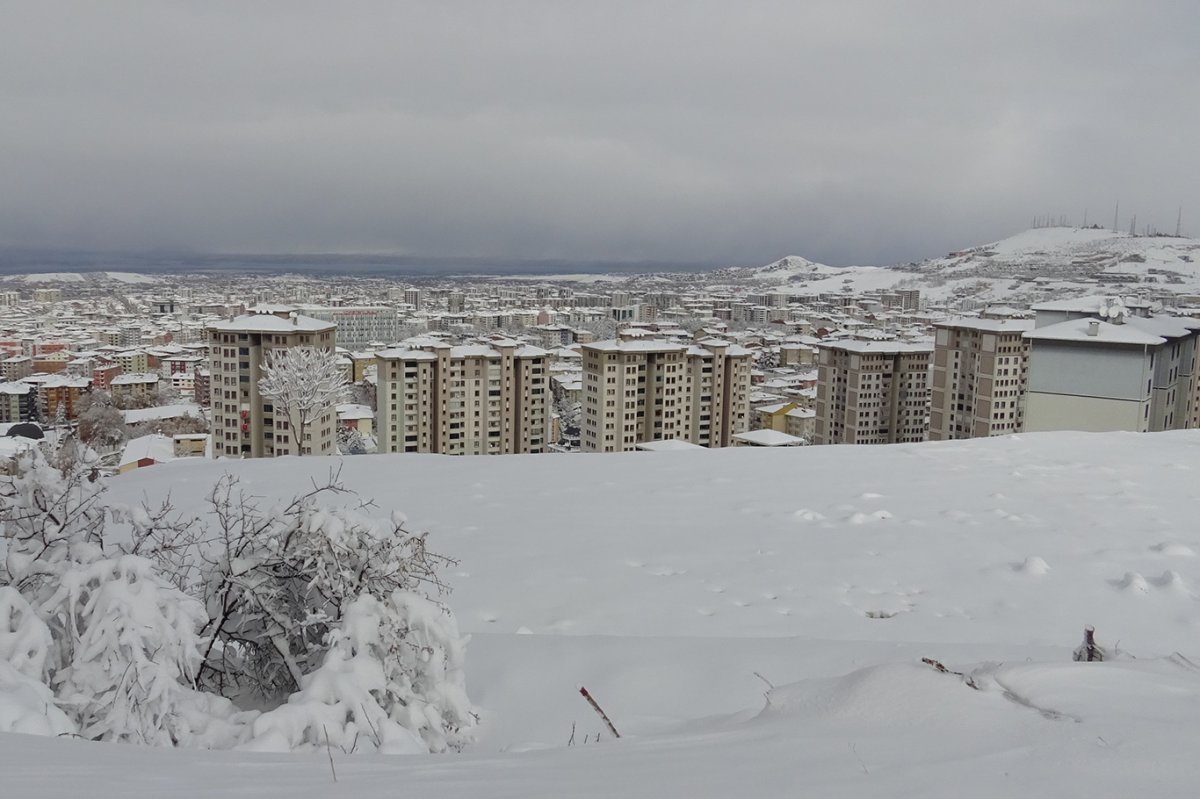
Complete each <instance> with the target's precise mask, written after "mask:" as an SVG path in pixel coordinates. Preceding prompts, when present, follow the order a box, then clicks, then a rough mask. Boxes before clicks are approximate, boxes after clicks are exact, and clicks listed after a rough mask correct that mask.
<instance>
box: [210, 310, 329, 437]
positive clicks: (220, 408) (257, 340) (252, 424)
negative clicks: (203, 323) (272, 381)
mask: <svg viewBox="0 0 1200 799" xmlns="http://www.w3.org/2000/svg"><path fill="white" fill-rule="evenodd" d="M334 330H335V325H334V324H333V323H332V322H324V321H321V320H319V319H313V318H311V317H306V316H298V315H296V314H295V313H294V312H291V313H289V312H287V311H284V310H281V311H279V312H278V313H263V314H250V315H247V316H239V317H234V318H230V319H228V320H225V321H221V322H215V323H213V324H211V325H209V327H208V341H209V376H208V384H209V401H210V407H211V411H212V451H213V457H217V458H219V457H222V456H227V457H244V458H270V457H275V456H279V455H332V454H334V453H336V451H337V447H336V443H335V439H334V426H335V415H336V414H335V409H334V407H333V406H331V407H330V408H328V409H327V411H325V412H324V413H322V414H321V415H320V416H319V417H318V418H317V420H316V421H314V422H313V423H312V424H311V425H309V427H308V429H307V430H306V431H305V440H304V441H297V440H296V436H297V434H298V433H297V431H296V430H295V429H293V428H294V424H293V422H294V420H292V419H290V418H289V415H288V413H287V412H286V410H285V409H283V408H282V407H278V408H277V407H275V404H274V403H273V402H272V401H271V400H270V399H267V398H265V397H263V396H262V395H261V394H260V393H259V390H258V380H259V378H260V377H261V376H262V368H263V365H264V363H265V362H266V359H267V357H268V356H269V355H270V353H271V352H272V351H273V350H277V349H287V348H290V347H311V348H314V349H324V350H330V351H331V352H332V350H333V342H334Z"/></svg>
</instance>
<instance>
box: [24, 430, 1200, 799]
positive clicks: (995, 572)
mask: <svg viewBox="0 0 1200 799" xmlns="http://www.w3.org/2000/svg"><path fill="white" fill-rule="evenodd" d="M568 458H569V461H568V460H566V459H568ZM335 463H336V462H334V461H330V460H326V459H319V458H306V459H284V460H279V461H242V462H211V461H208V462H206V461H177V462H174V463H172V464H168V465H164V466H155V467H151V468H149V469H145V470H141V471H139V472H134V473H132V474H128V475H123V476H121V477H118V478H115V479H114V481H113V488H112V493H113V497H114V499H117V500H121V501H126V502H134V501H137V500H139V499H140V498H141V497H143V496H148V497H150V498H160V497H162V496H163V495H165V494H166V493H167V492H170V493H171V496H172V498H173V500H174V502H175V503H176V505H178V506H179V507H180V508H181V509H183V510H185V511H189V512H191V511H200V510H202V509H203V496H204V494H205V492H206V490H207V489H208V488H209V487H210V486H211V485H212V483H213V482H214V481H215V480H216V479H217V477H218V476H219V475H221V474H222V473H224V472H225V471H231V472H233V473H235V474H236V475H238V476H239V477H240V478H241V480H242V481H243V483H244V484H245V485H246V487H247V488H248V489H250V490H251V491H253V492H254V493H256V494H259V495H262V496H265V497H271V498H279V499H284V498H287V497H290V496H292V495H293V494H294V493H296V492H299V491H303V490H305V489H306V488H307V487H309V486H310V485H311V484H310V483H309V480H310V478H311V477H314V476H315V477H317V478H318V479H319V478H320V477H323V476H324V475H325V474H327V470H328V469H329V467H330V466H331V465H335ZM342 469H343V472H342V477H343V479H344V480H345V482H347V483H348V484H349V485H351V486H353V487H355V488H357V489H358V490H359V491H360V492H361V493H362V494H363V495H365V496H369V497H374V498H375V499H376V500H377V501H378V503H379V505H380V513H381V514H386V513H387V512H388V511H391V510H401V511H403V512H405V513H407V515H408V516H409V518H410V520H411V525H410V526H412V527H415V528H419V529H426V530H429V531H430V546H431V547H432V548H435V549H437V550H438V551H442V552H446V553H448V554H451V555H453V556H455V557H458V558H459V559H460V563H459V565H458V566H457V567H456V568H454V569H453V570H452V572H451V573H450V574H449V575H448V578H449V580H450V581H451V583H452V584H453V586H454V588H455V591H454V593H453V594H452V595H451V597H450V600H449V601H450V604H451V605H452V606H453V607H454V608H455V610H456V612H457V613H458V616H459V621H460V624H461V626H462V627H463V628H464V629H465V630H467V631H469V632H471V633H473V634H474V639H473V641H472V643H471V645H470V648H469V651H468V679H469V687H470V690H471V694H472V697H473V699H474V700H475V701H476V702H477V703H478V704H479V705H481V706H482V707H483V708H484V710H485V713H486V715H485V725H484V731H483V734H482V737H481V740H480V741H479V742H478V743H477V744H476V745H475V746H474V747H473V748H472V749H470V750H469V751H468V752H467V753H466V754H464V755H461V756H430V757H419V758H386V757H366V756H353V757H350V756H345V755H342V754H341V753H339V752H334V753H333V756H334V760H335V763H336V769H337V776H338V783H337V785H336V786H335V785H334V784H333V781H332V776H331V774H330V769H329V763H328V759H327V757H326V756H325V755H324V753H322V754H320V755H319V756H318V755H312V756H307V755H305V756H300V755H296V756H264V755H254V754H248V753H202V752H184V751H163V750H154V749H148V748H142V747H120V746H107V745H98V744H85V743H82V742H77V741H60V740H48V739H39V738H25V737H21V736H2V737H0V770H2V773H3V774H4V783H3V784H4V787H5V792H6V793H11V794H12V795H14V796H34V795H36V796H64V797H66V796H71V797H76V796H78V795H79V794H80V793H81V792H83V791H85V790H86V792H87V794H88V795H89V796H95V797H99V799H107V798H108V797H110V796H111V797H115V796H126V795H130V794H131V793H138V794H142V795H164V794H167V793H170V794H171V795H174V796H211V795H218V794H222V793H225V792H228V791H233V790H235V789H236V790H240V791H244V792H251V793H253V794H254V795H255V796H267V797H271V796H279V797H290V798H294V797H309V796H314V797H315V796H326V795H350V794H358V795H368V794H372V793H385V792H394V791H395V790H396V786H404V790H405V791H406V792H410V793H412V792H416V793H418V794H425V793H429V794H437V795H439V796H444V797H447V799H455V798H456V797H479V796H535V795H554V796H560V795H561V796H596V797H600V796H606V797H607V796H664V795H671V796H688V797H709V796H711V797H717V796H722V797H723V796H729V795H732V794H740V795H747V796H781V797H782V796H795V795H800V794H804V795H819V796H849V797H859V796H862V797H866V796H872V797H874V796H916V795H923V796H934V795H964V794H970V795H971V796H976V797H990V796H996V797H1001V796H1005V797H1007V796H1012V795H1018V794H1027V795H1031V796H1063V795H1091V796H1116V795H1126V794H1128V793H1131V792H1134V791H1140V790H1144V788H1145V786H1146V784H1147V782H1146V781H1147V780H1148V779H1150V778H1151V777H1152V779H1153V783H1154V790H1155V796H1156V797H1171V796H1190V795H1192V794H1193V793H1194V786H1195V785H1196V784H1197V781H1198V780H1200V763H1197V762H1196V760H1195V758H1194V757H1192V756H1191V749H1192V748H1193V747H1192V742H1193V741H1194V740H1196V737H1197V736H1200V720H1198V719H1200V665H1197V664H1200V643H1198V642H1197V641H1198V639H1197V631H1198V630H1200V612H1198V610H1200V558H1198V557H1197V555H1198V553H1200V531H1198V530H1197V529H1196V526H1195V522H1194V512H1193V508H1192V505H1193V504H1194V503H1193V500H1192V498H1193V495H1194V493H1195V481H1196V470H1197V469H1200V433H1196V432H1178V433H1164V434H1142V435H1138V434H1103V435H1095V434H1079V433H1057V434H1043V435H1028V436H1020V437H1012V438H1005V439H993V440H982V441H970V442H952V443H931V444H922V445H905V446H893V447H808V448H800V449H788V450H748V449H747V450H724V451H719V450H718V451H700V452H688V453H637V454H628V455H611V456H607V455H594V456H575V457H571V456H509V457H500V458H449V457H439V456H412V455H409V456H360V457H356V458H348V459H345V460H344V462H342ZM1085 624H1093V625H1095V626H1096V628H1097V635H1098V638H1099V639H1100V642H1101V643H1102V644H1107V645H1109V646H1110V647H1111V646H1112V645H1113V644H1115V643H1116V642H1118V641H1119V642H1120V649H1121V650H1123V651H1125V652H1127V653H1129V655H1130V657H1132V656H1136V659H1129V658H1127V659H1123V660H1120V661H1116V662H1110V663H1105V664H1075V663H1072V662H1071V650H1072V649H1073V648H1074V647H1075V645H1076V644H1077V643H1078V641H1079V639H1080V638H1081V633H1082V628H1083V626H1084V625H1085ZM1180 653H1182V654H1180ZM922 657H929V658H936V659H937V660H940V661H942V662H944V663H945V664H946V665H947V666H948V667H949V668H951V669H952V670H955V671H963V672H965V673H967V674H969V675H971V681H972V682H973V683H974V684H975V686H976V687H975V688H972V687H970V686H969V685H967V684H966V682H965V680H964V679H963V678H960V677H958V676H955V675H952V674H943V673H939V672H937V671H935V670H934V669H933V668H932V667H930V666H927V665H924V664H922V663H921V658H922ZM756 672H757V674H758V675H761V677H760V676H756ZM766 681H770V682H771V683H772V684H774V685H775V686H778V688H776V689H774V690H769V689H768V686H767V684H766ZM580 685H583V686H586V687H587V688H588V689H589V690H590V691H591V693H592V694H593V695H594V696H595V697H596V698H597V699H598V701H599V702H600V703H601V704H602V705H603V707H604V709H605V710H606V711H607V712H608V714H609V715H610V716H611V717H612V719H613V721H614V723H615V724H616V726H617V728H618V730H619V731H620V732H621V733H622V735H623V736H624V737H623V738H622V739H621V740H619V741H614V740H610V738H609V736H607V735H604V736H603V740H602V741H601V742H599V743H596V742H594V740H593V741H592V742H590V743H588V744H586V745H583V743H582V740H583V738H584V737H585V736H588V737H589V738H592V739H594V737H595V735H596V733H599V732H602V730H603V727H602V725H601V723H600V721H599V720H598V719H597V718H596V716H595V715H594V714H593V713H592V711H591V710H590V709H589V708H588V706H587V705H586V704H585V703H584V701H583V700H582V699H581V698H580V696H579V695H578V687H579V686H580ZM764 693H768V696H767V697H766V698H764ZM573 731H574V734H575V746H572V747H568V746H567V742H568V739H569V738H570V737H571V735H572V732H573Z"/></svg>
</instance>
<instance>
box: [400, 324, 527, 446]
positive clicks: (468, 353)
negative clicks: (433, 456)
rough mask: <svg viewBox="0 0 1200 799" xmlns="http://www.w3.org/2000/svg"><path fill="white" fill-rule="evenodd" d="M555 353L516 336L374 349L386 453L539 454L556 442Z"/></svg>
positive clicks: (431, 342) (432, 342)
mask: <svg viewBox="0 0 1200 799" xmlns="http://www.w3.org/2000/svg"><path fill="white" fill-rule="evenodd" d="M549 356H550V353H548V352H547V351H546V350H543V349H540V348H538V347H533V346H530V345H527V344H520V343H518V342H516V341H511V340H507V339H504V340H496V341H490V342H488V343H487V344H477V345H464V346H450V345H449V344H445V343H443V342H439V341H434V340H430V341H429V342H428V343H426V344H422V345H417V346H414V347H413V348H411V349H391V350H382V351H380V352H378V353H376V360H377V370H378V371H377V380H378V384H377V385H378V389H377V393H376V407H377V409H378V410H377V424H376V429H377V431H378V442H379V451H380V452H440V453H445V454H448V455H500V454H514V453H540V452H544V451H545V450H546V446H547V445H548V444H549V443H551V442H550V404H551V403H550V389H549V372H548V368H547V367H548V365H549Z"/></svg>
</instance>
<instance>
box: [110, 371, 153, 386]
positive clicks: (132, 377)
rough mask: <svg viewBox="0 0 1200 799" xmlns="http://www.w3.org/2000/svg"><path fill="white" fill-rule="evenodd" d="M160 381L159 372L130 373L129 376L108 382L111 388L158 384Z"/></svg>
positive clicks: (117, 377) (121, 376)
mask: <svg viewBox="0 0 1200 799" xmlns="http://www.w3.org/2000/svg"><path fill="white" fill-rule="evenodd" d="M159 379H160V378H159V375H158V373H157V372H130V373H128V374H123V375H117V376H116V377H114V378H113V379H112V380H110V381H108V384H109V385H110V386H133V385H137V384H139V383H155V384H157V383H158V381H159Z"/></svg>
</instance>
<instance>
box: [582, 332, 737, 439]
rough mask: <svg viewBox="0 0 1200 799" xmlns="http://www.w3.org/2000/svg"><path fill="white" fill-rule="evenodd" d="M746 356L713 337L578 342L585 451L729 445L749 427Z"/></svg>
mask: <svg viewBox="0 0 1200 799" xmlns="http://www.w3.org/2000/svg"><path fill="white" fill-rule="evenodd" d="M752 359H753V353H751V351H750V350H748V349H746V348H745V347H742V346H739V345H737V344H731V343H730V342H728V341H722V340H720V339H711V338H710V339H704V340H702V341H700V342H698V343H696V344H681V343H678V342H674V341H666V340H639V339H631V340H620V339H618V340H611V341H599V342H595V343H592V344H585V345H583V413H584V416H583V438H582V447H583V450H584V451H585V452H627V451H630V450H634V449H636V448H637V445H638V444H641V443H643V442H647V441H660V440H681V441H687V442H690V443H692V444H699V445H700V446H704V447H728V446H731V445H732V443H733V436H734V435H735V434H737V433H742V432H745V431H746V430H748V429H749V424H750V368H751V363H752Z"/></svg>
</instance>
